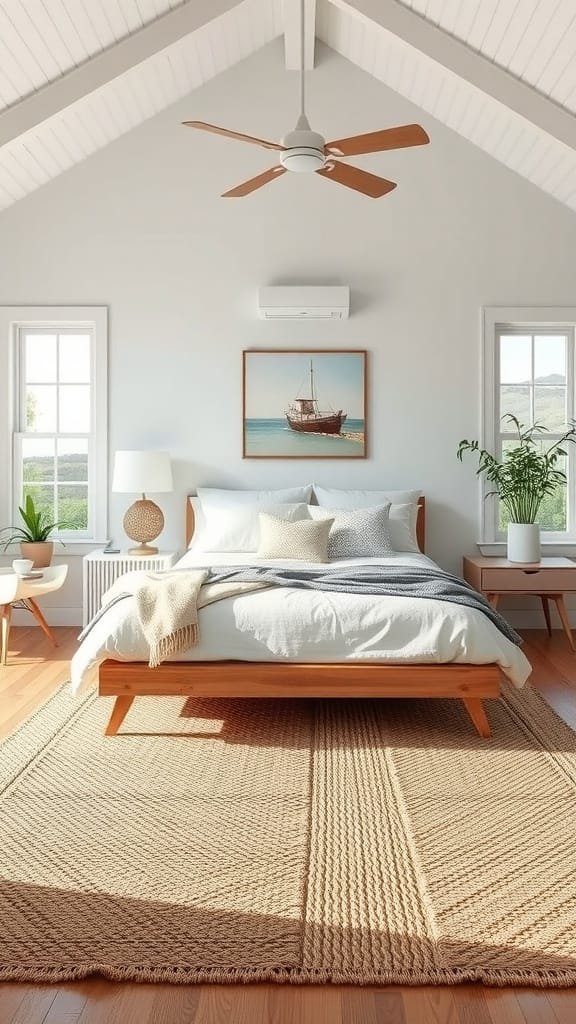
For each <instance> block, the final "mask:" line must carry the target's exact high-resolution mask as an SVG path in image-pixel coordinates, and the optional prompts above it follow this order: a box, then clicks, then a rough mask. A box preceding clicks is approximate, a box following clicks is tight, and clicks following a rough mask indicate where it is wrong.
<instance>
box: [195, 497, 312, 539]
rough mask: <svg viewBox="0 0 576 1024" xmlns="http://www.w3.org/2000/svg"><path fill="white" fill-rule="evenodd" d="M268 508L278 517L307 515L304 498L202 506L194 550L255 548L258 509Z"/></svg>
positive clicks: (286, 518) (257, 535) (300, 517)
mask: <svg viewBox="0 0 576 1024" xmlns="http://www.w3.org/2000/svg"><path fill="white" fill-rule="evenodd" d="M261 511H266V512H270V513H272V514H273V515H275V516H276V517H277V518H278V519H279V520H290V521H295V520H297V519H307V520H309V519H310V516H309V514H308V507H307V505H306V504H305V503H304V502H300V503H298V504H296V503H293V504H275V503H274V502H270V501H262V502H258V503H254V504H251V505H248V504H246V503H245V502H240V504H238V505H226V506H224V507H222V508H218V507H215V508H211V509H210V510H208V511H207V510H206V508H204V507H203V509H202V512H203V515H204V526H203V529H202V533H201V536H200V538H199V541H198V543H197V544H194V549H195V550H196V551H256V550H257V548H258V544H259V543H260V528H259V523H258V513H259V512H261Z"/></svg>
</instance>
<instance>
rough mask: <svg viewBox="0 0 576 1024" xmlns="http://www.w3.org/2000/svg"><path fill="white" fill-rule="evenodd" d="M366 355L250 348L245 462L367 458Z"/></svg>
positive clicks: (246, 355)
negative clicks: (250, 460)
mask: <svg viewBox="0 0 576 1024" xmlns="http://www.w3.org/2000/svg"><path fill="white" fill-rule="evenodd" d="M367 355H368V354H367V351H366V349H350V348H349V349H342V348H340V349H326V348H323V349H291V348H275V349H271V348H264V349H262V348H260V349H244V351H243V352H242V458H244V459H365V458H367V456H368V436H367V435H368V431H367V419H368V412H367V396H368V380H367V361H368V360H367ZM319 381H320V386H319V385H318V382H319Z"/></svg>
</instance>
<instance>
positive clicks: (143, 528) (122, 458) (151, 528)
mask: <svg viewBox="0 0 576 1024" xmlns="http://www.w3.org/2000/svg"><path fill="white" fill-rule="evenodd" d="M112 490H113V491H114V492H115V493H116V494H131V493H136V494H138V493H139V494H141V495H142V497H141V498H139V499H138V501H135V502H134V504H133V505H130V508H129V509H128V510H127V511H126V514H125V516H124V522H123V526H124V532H125V533H126V536H127V537H129V538H130V540H135V541H138V544H139V546H138V547H136V548H130V549H129V551H128V553H129V554H130V555H143V556H144V555H157V554H158V548H154V547H150V544H149V541H151V540H155V539H156V537H158V535H159V534H160V533H162V530H163V529H164V516H163V515H162V510H161V509H160V508H158V505H157V504H156V503H155V502H154V501H150V499H149V498H147V497H146V491H148V492H152V493H153V494H156V493H160V492H165V491H171V490H172V466H171V463H170V456H169V455H168V452H136V451H123V452H116V456H115V459H114V477H113V480H112Z"/></svg>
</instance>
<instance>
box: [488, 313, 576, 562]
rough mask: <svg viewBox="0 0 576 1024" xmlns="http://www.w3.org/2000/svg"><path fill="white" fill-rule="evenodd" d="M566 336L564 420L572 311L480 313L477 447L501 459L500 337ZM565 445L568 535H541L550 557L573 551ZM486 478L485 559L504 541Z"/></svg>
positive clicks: (571, 487) (573, 510) (572, 484)
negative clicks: (541, 334)
mask: <svg viewBox="0 0 576 1024" xmlns="http://www.w3.org/2000/svg"><path fill="white" fill-rule="evenodd" d="M546 331H549V332H553V331H556V332H558V333H567V334H568V336H569V344H568V351H567V366H566V374H567V376H566V380H567V387H568V396H567V415H568V418H569V419H570V418H571V417H572V416H573V415H574V409H575V388H576V379H575V352H574V346H575V343H576V342H575V339H576V306H536V307H533V306H532V307H530V306H489V307H485V308H484V309H483V310H482V372H481V382H482V401H481V405H480V408H481V410H482V420H481V427H480V437H481V444H482V447H483V448H486V449H487V450H488V451H490V452H494V453H495V454H497V455H499V454H500V450H499V449H500V433H501V432H500V430H499V423H500V389H499V385H500V381H499V373H498V356H499V336H500V334H505V333H508V334H514V333H518V334H520V333H522V332H524V333H533V334H539V333H543V332H546ZM552 436H553V435H552ZM574 447H575V446H574V445H569V446H568V452H569V454H568V501H567V527H568V528H567V530H566V531H562V532H552V531H546V532H543V533H542V545H543V547H545V548H546V549H547V550H548V552H549V553H552V551H553V549H554V548H558V549H560V550H561V551H562V552H563V553H564V554H565V553H566V549H567V548H575V549H576V451H574ZM490 489H491V488H490V486H489V485H488V484H487V482H486V480H485V479H484V477H481V478H480V481H479V490H480V541H479V543H480V547H481V550H482V552H483V553H484V554H495V553H498V552H499V551H500V550H501V549H502V548H504V546H505V543H506V541H505V536H504V534H503V533H502V532H501V531H500V530H499V528H498V502H497V501H493V500H490V499H488V500H485V496H486V494H487V492H488V491H489V490H490Z"/></svg>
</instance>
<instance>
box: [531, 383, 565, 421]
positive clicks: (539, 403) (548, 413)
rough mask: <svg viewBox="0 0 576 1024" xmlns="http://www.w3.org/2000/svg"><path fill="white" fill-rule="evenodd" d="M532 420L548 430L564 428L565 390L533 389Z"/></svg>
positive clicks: (552, 388)
mask: <svg viewBox="0 0 576 1024" xmlns="http://www.w3.org/2000/svg"><path fill="white" fill-rule="evenodd" d="M534 419H535V421H536V423H541V424H542V426H544V427H547V428H548V430H556V431H558V430H562V429H563V428H564V427H565V426H566V388H555V387H545V386H544V387H535V388H534Z"/></svg>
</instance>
